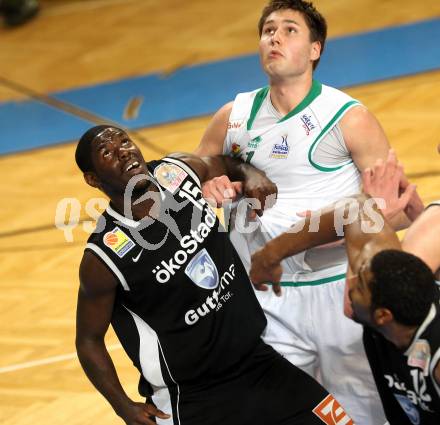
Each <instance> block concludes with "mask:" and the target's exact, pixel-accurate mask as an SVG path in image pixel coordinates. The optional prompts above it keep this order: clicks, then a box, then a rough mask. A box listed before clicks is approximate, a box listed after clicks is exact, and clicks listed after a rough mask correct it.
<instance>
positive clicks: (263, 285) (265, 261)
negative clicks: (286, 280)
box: [249, 248, 283, 296]
mask: <svg viewBox="0 0 440 425" xmlns="http://www.w3.org/2000/svg"><path fill="white" fill-rule="evenodd" d="M271 257H272V256H271V255H270V254H269V253H268V252H267V249H265V248H262V249H260V250H258V251H256V252H255V253H254V254H253V255H252V258H251V270H250V272H249V276H250V279H251V282H252V283H253V285H254V286H255V288H256V289H257V290H259V291H267V290H268V289H269V288H268V286H267V283H272V290H273V291H274V292H275V294H277V295H278V296H280V295H281V286H280V283H279V282H280V280H281V275H282V272H283V269H282V267H281V264H280V261H278V260H275V259H274V258H271Z"/></svg>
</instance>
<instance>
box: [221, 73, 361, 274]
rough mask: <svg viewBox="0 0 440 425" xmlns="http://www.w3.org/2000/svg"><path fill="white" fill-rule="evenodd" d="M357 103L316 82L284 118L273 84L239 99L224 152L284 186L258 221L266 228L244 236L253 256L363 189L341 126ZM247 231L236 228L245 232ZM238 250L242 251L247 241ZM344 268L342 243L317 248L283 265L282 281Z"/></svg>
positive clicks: (343, 270)
mask: <svg viewBox="0 0 440 425" xmlns="http://www.w3.org/2000/svg"><path fill="white" fill-rule="evenodd" d="M358 105H360V103H359V102H358V101H357V100H354V99H353V98H351V97H350V96H348V95H347V94H345V93H343V92H341V91H339V90H337V89H334V88H331V87H328V86H325V85H322V84H320V83H319V82H317V81H313V84H312V87H311V89H310V92H309V93H308V95H307V96H306V97H305V99H304V100H303V101H302V102H301V103H300V104H299V105H298V106H297V107H296V108H295V109H293V110H292V111H291V112H289V113H288V114H287V115H286V116H284V117H281V116H280V115H279V113H278V112H277V111H276V110H275V108H274V107H273V106H272V104H271V101H270V92H269V88H268V87H266V88H263V89H259V90H255V91H252V92H249V93H240V94H238V95H237V97H236V98H235V101H234V104H233V108H232V111H231V115H230V119H229V123H228V131H227V135H226V139H225V142H224V153H225V154H230V155H233V156H237V157H241V158H242V159H243V160H245V161H247V162H250V163H251V164H252V165H254V166H255V167H257V168H259V169H261V170H264V171H265V172H266V175H267V176H268V177H269V178H270V179H271V180H272V181H273V182H274V183H276V185H277V187H278V199H277V202H276V205H275V206H274V207H273V208H271V209H269V210H267V211H265V213H264V215H263V216H262V217H261V218H260V219H259V224H261V226H259V228H258V229H257V230H256V231H254V232H252V233H249V232H247V233H245V234H244V235H243V236H244V238H245V240H246V243H247V245H248V248H249V250H250V253H252V252H253V251H255V250H256V249H258V248H259V247H261V246H262V245H263V244H264V243H265V242H267V241H268V240H270V239H272V238H274V237H276V236H278V235H279V234H280V233H282V232H284V231H286V230H287V229H288V228H290V227H291V226H292V225H293V224H295V223H296V222H298V221H299V220H301V217H300V216H298V213H300V212H303V211H306V210H312V211H315V210H318V209H320V208H322V207H324V206H327V205H329V204H331V203H333V202H335V201H338V200H340V199H341V198H343V197H349V196H351V195H354V194H356V193H358V192H359V187H360V173H359V171H358V169H357V167H356V165H355V164H354V163H353V161H352V159H351V156H350V153H349V152H348V150H347V148H346V146H345V143H344V140H343V136H342V132H341V130H340V128H339V121H340V120H341V118H342V117H343V116H344V114H345V113H346V112H347V111H349V110H350V109H351V108H353V107H355V106H358ZM242 227H243V226H236V229H235V230H238V232H241V231H242V230H243V228H242ZM245 230H249V229H245ZM240 238H241V236H240V237H239V240H240ZM241 239H242V238H241ZM235 240H236V239H235ZM233 241H234V238H233ZM237 248H238V250H239V253H240V251H243V249H244V247H243V245H242V242H240V246H239V247H237ZM246 256H247V255H244V256H243V257H246ZM244 259H246V258H244ZM245 262H246V261H245ZM345 268H346V256H345V249H344V247H343V246H339V247H333V248H315V249H311V250H308V251H307V252H305V253H302V254H299V255H296V256H294V257H291V258H289V259H287V260H285V261H284V263H283V270H284V275H283V278H282V280H283V281H301V280H304V281H311V280H314V279H322V278H326V277H330V276H335V275H339V274H341V273H344V272H345Z"/></svg>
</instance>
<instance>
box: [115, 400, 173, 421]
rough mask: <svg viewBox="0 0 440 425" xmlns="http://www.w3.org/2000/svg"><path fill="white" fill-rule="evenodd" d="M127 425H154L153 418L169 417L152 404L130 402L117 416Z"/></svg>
mask: <svg viewBox="0 0 440 425" xmlns="http://www.w3.org/2000/svg"><path fill="white" fill-rule="evenodd" d="M119 416H121V418H122V419H123V420H124V422H125V423H126V424H127V425H156V420H155V418H159V419H169V418H170V417H171V416H170V415H168V414H166V413H164V412H162V410H159V409H158V408H157V407H156V406H155V405H154V404H153V403H148V402H147V403H138V402H134V401H133V402H131V403H130V405H129V406H127V407H126V408H125V409H124V411H123V412H121V413H120V414H119Z"/></svg>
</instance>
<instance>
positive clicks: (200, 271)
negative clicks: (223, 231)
mask: <svg viewBox="0 0 440 425" xmlns="http://www.w3.org/2000/svg"><path fill="white" fill-rule="evenodd" d="M185 274H186V275H187V276H188V277H189V278H190V279H191V280H192V281H193V282H194V283H195V284H196V285H197V286H200V287H201V288H204V289H214V288H217V286H218V284H219V277H218V271H217V267H216V265H215V264H214V261H212V258H211V256H210V255H209V254H208V251H206V249H205V248H203V249H202V250H201V251H200V252H199V253H198V254H197V255H196V256H195V257H193V258H192V260H191V261H190V262H189V264H188V265H187V266H186V268H185Z"/></svg>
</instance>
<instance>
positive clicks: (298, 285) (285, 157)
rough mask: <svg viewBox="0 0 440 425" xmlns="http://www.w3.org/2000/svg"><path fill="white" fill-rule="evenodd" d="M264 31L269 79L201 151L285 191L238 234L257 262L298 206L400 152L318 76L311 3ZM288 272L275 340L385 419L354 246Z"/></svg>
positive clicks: (360, 415)
mask: <svg viewBox="0 0 440 425" xmlns="http://www.w3.org/2000/svg"><path fill="white" fill-rule="evenodd" d="M258 28H259V33H260V42H259V51H260V59H261V64H262V67H263V69H264V71H265V72H266V74H267V75H268V78H269V86H268V87H266V88H262V89H257V90H255V91H252V92H249V93H241V94H238V95H237V97H236V98H235V100H234V101H233V102H230V103H228V104H226V105H224V106H223V107H222V108H221V109H220V110H219V111H218V112H217V113H216V114H215V115H214V117H213V119H212V121H211V123H210V124H209V126H208V128H207V130H206V132H205V134H204V136H203V138H202V141H201V143H200V146H199V147H198V149H197V150H196V153H197V154H198V155H201V156H202V155H212V154H219V153H222V152H223V153H225V154H230V155H235V156H238V157H241V158H242V159H243V160H244V161H246V162H250V163H251V164H253V165H254V166H256V167H257V168H260V169H262V170H264V171H265V172H266V174H267V176H268V177H269V178H270V179H271V180H272V181H274V182H275V183H276V184H277V186H278V199H277V203H276V205H275V207H273V208H272V209H271V210H269V211H268V212H267V213H265V214H264V217H261V218H258V219H257V223H258V224H259V227H258V230H257V231H254V232H248V231H246V232H239V231H237V230H234V229H232V231H231V239H232V241H233V243H234V244H235V246H236V248H237V250H238V252H239V253H240V255H241V258H242V260H243V262H244V263H245V264H248V265H249V260H250V254H251V253H252V252H254V251H255V250H256V249H258V248H260V247H261V246H263V245H264V244H265V242H267V241H268V240H270V239H272V238H274V237H276V236H278V235H279V234H280V233H282V232H283V231H285V230H287V229H288V228H289V227H290V226H292V225H293V224H294V223H295V222H296V221H298V220H299V219H300V217H298V215H297V213H300V212H303V211H305V210H317V209H319V208H321V207H323V206H324V205H328V204H329V203H332V202H334V201H336V200H338V199H340V198H341V197H343V196H349V195H351V194H353V193H358V192H359V185H360V170H363V169H365V168H367V167H369V166H372V165H373V164H374V161H375V160H376V159H377V158H385V157H386V155H387V151H388V149H389V144H388V141H387V138H386V136H385V134H384V132H383V130H382V128H381V126H380V124H379V123H378V121H377V120H376V118H375V117H374V116H373V115H372V114H371V113H370V112H369V111H368V110H367V109H366V108H365V107H364V106H363V105H361V104H360V103H359V102H358V101H357V100H355V99H352V98H351V97H350V96H348V95H347V94H345V93H343V92H341V91H339V90H336V89H334V88H331V87H328V86H325V85H323V84H321V83H320V82H318V81H316V80H314V79H313V70H314V69H315V68H316V66H317V64H318V62H319V58H320V55H321V53H322V51H323V48H324V44H325V39H326V32H327V26H326V22H325V19H324V18H323V17H322V16H321V15H320V14H319V12H318V11H317V10H316V9H315V8H314V7H313V5H312V4H311V3H309V2H306V1H303V0H277V1H275V0H274V1H272V2H271V3H269V5H268V6H267V7H266V8H265V9H264V10H263V14H262V16H261V18H260V21H259V25H258ZM341 72H344V70H341ZM224 189H232V187H231V184H230V182H228V181H227V179H223V180H220V181H219V182H215V181H214V182H212V183H211V185H209V186H206V187H205V191H204V194H205V197H208V198H209V197H213V198H214V199H215V200H216V201H217V202H221V201H222V200H223V199H224V197H223V193H224ZM232 193H233V192H232ZM237 220H238V222H240V220H239V217H238V218H237ZM252 224H254V223H252ZM242 230H243V229H242ZM247 230H249V229H247ZM283 270H284V274H283V277H282V286H283V287H284V288H283V293H282V296H276V294H274V293H273V291H267V292H262V293H258V294H257V295H258V298H259V301H260V303H261V305H262V307H263V309H264V311H265V313H266V316H267V318H268V326H267V328H266V332H265V341H266V342H267V343H269V344H271V345H272V346H273V347H274V348H275V349H277V350H278V351H279V352H280V353H282V355H283V356H284V357H286V358H287V359H288V360H289V361H291V362H292V363H293V364H295V365H297V366H299V367H300V368H302V369H303V370H305V371H307V372H308V373H310V374H311V375H313V376H315V377H319V378H320V379H321V382H322V383H323V384H324V386H326V387H327V388H328V389H329V390H330V391H331V392H333V393H334V394H336V395H337V397H338V398H339V399H341V400H342V401H343V404H344V406H346V410H347V411H348V412H349V414H350V415H351V416H352V417H353V419H354V421H355V423H356V424H358V425H367V424H368V425H371V424H383V423H384V422H385V420H384V416H383V413H382V410H381V407H380V401H379V397H378V395H377V391H376V387H375V385H374V382H373V378H372V376H371V371H370V369H369V366H368V363H367V361H366V358H365V354H364V350H363V347H362V340H361V336H362V328H361V326H359V325H357V324H355V323H353V322H352V321H351V320H349V319H347V318H346V317H344V315H343V291H344V278H345V270H346V256H345V250H344V248H343V247H342V246H336V247H335V246H333V247H327V248H321V249H316V248H315V249H311V250H308V251H306V252H305V253H302V254H299V255H296V256H294V257H290V258H288V259H286V260H284V262H283ZM278 295H279V294H278Z"/></svg>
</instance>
